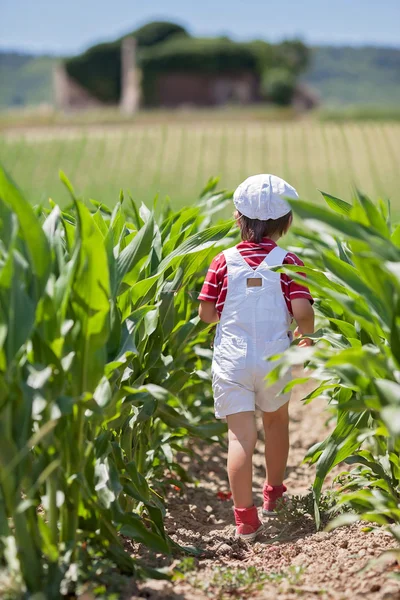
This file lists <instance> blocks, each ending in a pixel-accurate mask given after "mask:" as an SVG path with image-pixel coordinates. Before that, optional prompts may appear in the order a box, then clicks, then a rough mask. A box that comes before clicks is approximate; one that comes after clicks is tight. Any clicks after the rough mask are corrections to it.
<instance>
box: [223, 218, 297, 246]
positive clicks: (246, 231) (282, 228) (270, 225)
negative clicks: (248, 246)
mask: <svg viewBox="0 0 400 600" xmlns="http://www.w3.org/2000/svg"><path fill="white" fill-rule="evenodd" d="M234 216H235V219H237V220H238V222H239V227H240V233H241V236H242V240H243V241H244V242H255V243H256V244H259V243H260V242H261V240H262V239H263V237H268V238H270V237H272V236H273V235H276V234H279V235H280V236H282V235H284V234H285V233H286V232H287V230H288V229H289V227H290V223H291V220H292V211H290V212H288V213H287V214H286V215H283V217H280V218H279V219H268V220H267V221H260V220H259V219H249V217H245V215H242V214H241V213H240V212H239V211H238V210H236V211H235V215H234Z"/></svg>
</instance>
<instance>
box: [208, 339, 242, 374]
mask: <svg viewBox="0 0 400 600" xmlns="http://www.w3.org/2000/svg"><path fill="white" fill-rule="evenodd" d="M246 358H247V342H246V340H244V339H242V338H237V337H229V336H222V337H221V339H220V340H219V342H218V345H216V346H214V361H215V363H216V364H217V365H218V366H219V367H220V369H221V370H222V371H225V372H228V373H232V372H234V371H237V370H239V369H245V368H246Z"/></svg>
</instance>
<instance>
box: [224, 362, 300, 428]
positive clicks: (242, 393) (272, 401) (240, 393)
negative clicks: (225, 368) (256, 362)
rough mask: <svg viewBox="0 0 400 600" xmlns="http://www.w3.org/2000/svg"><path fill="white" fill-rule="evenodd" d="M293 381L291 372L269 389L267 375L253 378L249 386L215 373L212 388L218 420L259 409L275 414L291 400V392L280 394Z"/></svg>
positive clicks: (246, 383)
mask: <svg viewBox="0 0 400 600" xmlns="http://www.w3.org/2000/svg"><path fill="white" fill-rule="evenodd" d="M291 379H292V375H291V373H290V372H289V373H287V374H286V376H285V377H284V378H282V379H280V380H279V381H277V382H276V383H274V384H273V385H271V386H269V387H267V382H266V381H265V374H263V376H262V377H259V378H258V377H257V378H253V382H252V383H251V385H248V384H249V383H250V382H248V381H246V382H245V383H238V382H236V381H234V380H233V379H227V378H225V377H221V375H219V374H217V373H213V379H212V387H213V393H214V408H215V416H216V418H217V419H225V418H226V417H227V416H228V415H234V414H237V413H241V412H246V411H255V410H257V409H259V410H261V411H263V412H275V411H276V410H278V409H279V408H281V406H283V405H284V404H286V403H287V402H289V400H290V394H291V392H287V393H286V394H283V395H278V394H279V392H280V391H281V390H282V389H283V388H284V387H285V385H287V384H288V383H289V382H290V381H291Z"/></svg>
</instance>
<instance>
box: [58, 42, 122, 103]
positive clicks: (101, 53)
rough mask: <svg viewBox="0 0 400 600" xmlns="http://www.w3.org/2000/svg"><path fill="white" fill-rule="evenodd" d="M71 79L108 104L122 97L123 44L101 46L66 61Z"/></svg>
mask: <svg viewBox="0 0 400 600" xmlns="http://www.w3.org/2000/svg"><path fill="white" fill-rule="evenodd" d="M64 64H65V69H66V71H67V73H68V75H69V76H70V77H72V78H73V79H75V81H77V82H78V83H79V84H80V85H81V86H83V87H84V88H85V89H87V90H88V91H89V92H90V93H92V94H94V96H95V97H96V98H98V99H99V100H101V101H102V102H104V103H106V104H115V103H117V102H119V99H120V95H121V42H120V41H118V42H112V43H109V44H99V45H97V46H93V47H92V48H89V50H86V52H84V53H83V54H81V55H80V56H76V57H73V58H70V59H68V60H66V61H65V63H64Z"/></svg>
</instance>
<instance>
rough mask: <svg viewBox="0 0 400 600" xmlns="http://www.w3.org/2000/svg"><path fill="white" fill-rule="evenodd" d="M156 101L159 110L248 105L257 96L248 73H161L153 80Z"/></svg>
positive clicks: (254, 84)
mask: <svg viewBox="0 0 400 600" xmlns="http://www.w3.org/2000/svg"><path fill="white" fill-rule="evenodd" d="M155 87H156V97H157V100H158V104H159V105H160V106H168V107H174V106H181V105H185V104H186V105H190V104H193V105H198V106H213V105H223V104H227V103H237V104H250V103H252V102H256V101H257V100H258V99H259V98H258V93H259V84H258V80H257V77H256V76H255V75H253V74H252V73H246V72H244V73H227V74H223V73H222V74H212V73H193V74H192V73H163V74H160V75H159V76H158V77H157V81H156V85H155Z"/></svg>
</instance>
